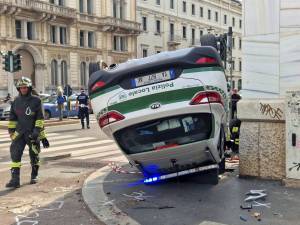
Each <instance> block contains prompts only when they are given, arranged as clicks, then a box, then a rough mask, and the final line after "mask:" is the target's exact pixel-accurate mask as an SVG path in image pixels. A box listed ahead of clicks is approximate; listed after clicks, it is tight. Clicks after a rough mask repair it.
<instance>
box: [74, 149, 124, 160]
mask: <svg viewBox="0 0 300 225" xmlns="http://www.w3.org/2000/svg"><path fill="white" fill-rule="evenodd" d="M113 154H122V153H121V152H120V150H112V151H107V152H101V153H96V154H90V155H86V156H78V157H72V159H82V160H83V159H91V158H100V157H104V156H109V155H113Z"/></svg>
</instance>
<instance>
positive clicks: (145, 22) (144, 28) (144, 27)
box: [142, 16, 147, 31]
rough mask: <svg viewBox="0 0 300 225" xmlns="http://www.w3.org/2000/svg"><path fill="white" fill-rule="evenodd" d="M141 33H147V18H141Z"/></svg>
mask: <svg viewBox="0 0 300 225" xmlns="http://www.w3.org/2000/svg"><path fill="white" fill-rule="evenodd" d="M142 20H143V21H142V22H143V31H147V17H145V16H143V19H142Z"/></svg>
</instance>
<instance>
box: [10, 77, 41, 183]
mask: <svg viewBox="0 0 300 225" xmlns="http://www.w3.org/2000/svg"><path fill="white" fill-rule="evenodd" d="M16 88H17V90H18V92H19V96H18V97H17V98H16V99H15V100H14V101H13V102H12V105H11V110H10V118H9V122H8V132H9V135H10V138H11V140H12V143H11V145H10V157H11V160H12V163H11V180H10V181H9V182H8V183H7V184H6V187H8V188H18V187H20V168H21V158H22V155H23V151H24V148H25V146H26V145H28V146H29V156H30V163H31V169H32V170H31V180H30V183H31V184H35V183H36V182H37V176H38V170H39V152H40V140H39V136H40V133H41V131H42V130H43V128H44V116H43V112H42V104H41V100H40V98H39V97H37V96H33V95H32V94H31V92H32V83H31V80H30V79H29V78H27V77H22V78H21V79H20V80H18V82H17V84H16Z"/></svg>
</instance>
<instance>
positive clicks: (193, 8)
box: [192, 4, 195, 15]
mask: <svg viewBox="0 0 300 225" xmlns="http://www.w3.org/2000/svg"><path fill="white" fill-rule="evenodd" d="M192 15H195V5H194V4H192Z"/></svg>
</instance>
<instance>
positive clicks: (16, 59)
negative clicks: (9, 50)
mask: <svg viewBox="0 0 300 225" xmlns="http://www.w3.org/2000/svg"><path fill="white" fill-rule="evenodd" d="M21 64H22V62H21V55H20V54H14V55H13V72H17V71H19V70H21V69H22V65H21Z"/></svg>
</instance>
